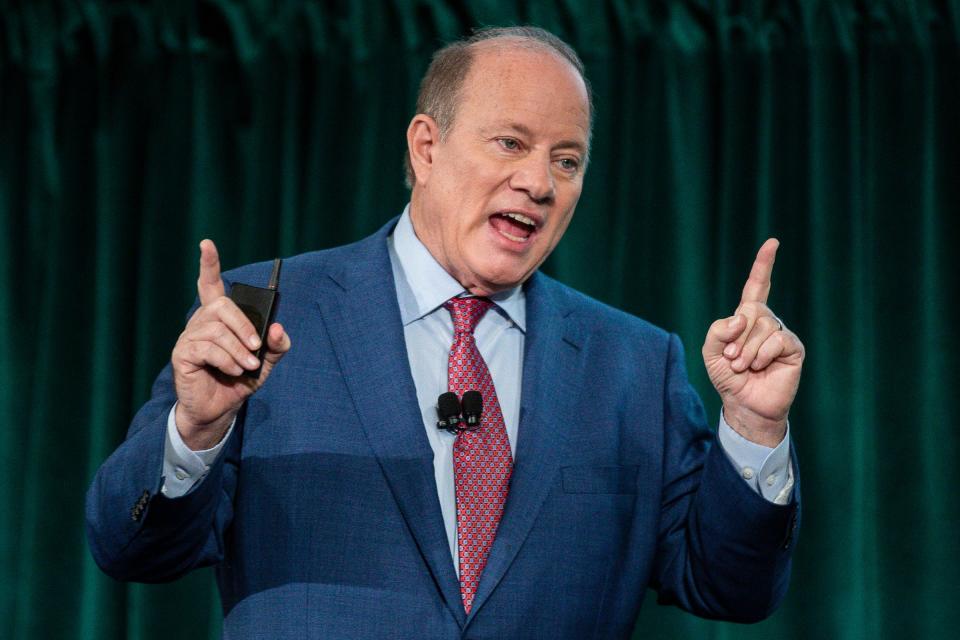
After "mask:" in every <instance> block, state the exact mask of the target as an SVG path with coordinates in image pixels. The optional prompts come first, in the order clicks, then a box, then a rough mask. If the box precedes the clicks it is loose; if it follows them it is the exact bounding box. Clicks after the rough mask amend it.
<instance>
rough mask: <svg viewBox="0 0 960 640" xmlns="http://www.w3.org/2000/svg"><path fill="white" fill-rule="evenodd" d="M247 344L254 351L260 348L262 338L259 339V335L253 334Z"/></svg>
mask: <svg viewBox="0 0 960 640" xmlns="http://www.w3.org/2000/svg"><path fill="white" fill-rule="evenodd" d="M247 343H248V344H249V345H250V346H251V347H252V348H254V349H256V348H257V347H259V346H260V338H258V337H257V334H255V333H251V334H250V337H249V338H247Z"/></svg>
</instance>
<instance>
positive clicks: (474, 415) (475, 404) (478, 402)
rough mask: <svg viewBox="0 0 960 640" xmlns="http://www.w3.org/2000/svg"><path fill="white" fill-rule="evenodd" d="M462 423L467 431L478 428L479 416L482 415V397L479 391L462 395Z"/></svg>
mask: <svg viewBox="0 0 960 640" xmlns="http://www.w3.org/2000/svg"><path fill="white" fill-rule="evenodd" d="M462 402H463V421H464V422H465V423H467V424H466V427H465V428H466V430H467V431H476V430H477V429H479V428H480V415H481V414H482V413H483V396H482V395H480V392H479V391H467V392H465V393H464V394H463V401H462Z"/></svg>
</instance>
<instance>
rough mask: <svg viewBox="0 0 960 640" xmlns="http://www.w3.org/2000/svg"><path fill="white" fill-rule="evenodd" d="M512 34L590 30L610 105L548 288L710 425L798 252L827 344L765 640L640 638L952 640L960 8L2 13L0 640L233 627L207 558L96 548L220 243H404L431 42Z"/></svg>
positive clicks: (256, 1) (261, 255)
mask: <svg viewBox="0 0 960 640" xmlns="http://www.w3.org/2000/svg"><path fill="white" fill-rule="evenodd" d="M516 23H533V24H537V25H539V26H543V27H545V28H547V29H550V30H552V31H554V32H556V33H557V34H558V35H560V36H561V37H563V38H564V39H566V40H567V41H569V42H570V43H571V44H572V45H573V46H574V47H575V48H576V49H577V50H578V51H579V53H580V54H581V56H582V57H583V59H584V61H585V63H586V65H587V72H588V76H589V77H590V79H591V81H592V84H593V88H594V93H595V107H596V121H595V130H594V146H593V149H592V151H591V158H592V159H591V165H590V169H589V171H588V173H587V177H586V184H585V188H584V193H583V197H582V199H581V202H580V205H579V206H578V210H577V214H576V216H575V217H574V220H573V223H572V224H571V227H570V229H569V231H568V233H567V236H566V237H565V238H564V240H563V242H562V243H561V244H560V245H559V247H558V248H557V250H556V251H555V253H554V254H553V255H552V256H551V258H550V259H549V260H548V262H547V263H546V265H545V266H544V269H545V271H547V272H548V273H550V274H551V275H554V276H556V277H558V278H559V279H560V280H562V281H564V282H566V283H568V284H571V285H573V286H574V287H577V288H579V289H581V290H582V291H584V292H586V293H588V294H590V295H592V296H594V297H597V298H599V299H601V300H603V301H606V302H609V303H611V304H614V305H616V306H618V307H621V308H623V309H626V310H627V311H630V312H632V313H635V314H637V315H640V316H643V317H645V318H647V319H649V320H651V321H653V322H655V323H656V324H659V325H660V326H663V327H665V328H667V329H669V330H671V331H674V332H676V333H678V334H679V335H680V336H681V337H682V338H683V341H684V343H685V345H686V348H687V361H688V369H689V371H690V375H691V380H692V382H693V383H694V384H695V386H696V387H697V388H698V389H699V390H700V391H701V394H702V395H703V398H704V400H705V403H706V405H707V407H708V413H709V415H710V416H711V420H715V419H716V418H717V416H718V415H719V406H718V401H717V399H716V396H715V393H714V392H713V391H712V389H711V387H710V385H709V382H708V380H707V377H706V375H705V372H704V371H703V366H702V363H701V361H700V357H699V347H700V344H701V343H702V340H703V335H704V333H705V331H706V328H707V326H708V325H709V323H710V322H711V321H712V320H714V319H716V318H718V317H722V316H726V315H729V314H730V313H731V312H732V311H733V309H734V308H735V306H736V304H737V302H738V300H739V294H740V288H741V287H742V284H743V281H744V279H745V277H746V274H747V271H748V269H749V265H750V263H751V261H752V259H753V256H754V254H755V252H756V249H757V248H758V247H759V245H760V243H761V242H762V240H763V239H764V238H766V237H768V236H770V235H774V236H776V237H778V238H780V240H781V243H782V246H781V250H780V254H779V256H778V262H777V265H776V268H775V270H774V284H773V292H772V294H771V306H772V307H773V308H774V309H775V310H776V312H777V313H778V315H780V316H781V317H782V318H783V320H784V322H785V323H786V324H787V325H788V326H789V327H790V328H792V329H793V330H794V331H796V332H797V333H798V335H800V336H801V338H802V339H803V340H804V342H805V344H806V347H807V352H808V359H807V364H806V366H805V371H804V377H803V381H802V383H801V389H800V393H799V395H798V398H797V402H796V404H795V406H794V411H793V412H792V416H791V430H792V435H793V437H794V441H795V446H796V448H797V451H798V454H799V457H800V460H801V466H802V482H803V495H804V504H805V507H804V524H803V529H802V532H801V540H800V544H799V547H798V550H797V554H796V559H795V565H794V579H793V584H792V586H791V589H790V593H789V595H788V598H787V600H786V602H785V603H784V605H783V607H782V608H781V609H780V610H779V611H778V612H777V613H776V614H775V615H774V616H773V617H772V618H771V619H770V620H767V621H765V622H763V623H760V624H758V625H753V626H739V625H730V624H724V623H718V622H710V621H703V620H698V619H695V618H692V617H690V616H688V615H686V614H683V613H680V612H677V611H674V610H672V609H669V608H666V607H658V606H656V605H655V604H654V598H652V597H651V598H648V599H647V601H646V602H647V605H646V607H645V608H644V609H643V610H642V612H641V615H640V619H639V621H638V625H637V629H636V632H635V637H637V638H718V639H720V638H757V639H760V638H771V637H776V638H782V639H784V640H786V639H789V638H798V639H800V638H811V637H825V638H838V639H842V640H854V639H861V638H863V639H865V638H871V639H873V638H891V639H894V638H903V637H924V638H946V637H952V635H953V634H952V633H951V632H952V631H954V630H955V629H956V628H958V627H960V608H958V607H957V606H956V605H955V602H956V600H957V599H958V596H960V588H958V587H957V581H956V580H955V578H954V577H953V574H954V573H955V571H954V569H953V564H954V563H955V559H956V558H957V556H958V555H960V535H958V532H960V501H958V499H957V498H956V496H955V491H954V487H956V486H957V485H958V483H960V482H958V481H960V477H958V476H960V474H958V471H957V464H956V461H957V460H958V455H960V446H958V445H960V438H958V436H957V430H956V429H955V428H953V425H952V424H951V422H952V415H951V414H949V413H948V410H947V407H948V403H949V399H950V398H951V397H952V396H953V393H954V390H955V389H956V388H957V384H958V382H960V381H958V374H957V367H956V365H955V363H954V362H953V357H954V354H956V353H957V352H958V347H960V341H958V338H957V334H956V331H955V330H954V328H953V326H952V320H953V318H954V317H956V315H957V312H958V303H957V300H958V297H957V293H958V286H957V285H958V283H957V272H958V271H960V269H958V263H957V260H956V258H955V256H954V254H955V251H954V244H955V242H956V240H955V239H956V238H958V237H960V234H958V229H957V217H958V216H957V212H958V211H960V186H958V185H960V123H958V117H957V114H958V113H960V47H958V42H960V0H914V1H908V0H903V1H899V2H893V1H882V0H870V1H864V0H836V1H833V2H830V1H827V0H808V1H803V0H792V1H780V2H777V1H773V0H771V1H766V2H739V1H736V0H712V1H710V0H684V1H676V2H666V1H663V0H659V1H658V0H649V1H643V0H635V1H628V0H603V1H596V0H593V1H587V0H550V1H538V2H506V1H503V0H485V1H483V2H466V1H463V0H461V1H454V0H415V1H403V0H392V1H387V0H383V1H381V2H308V1H303V0H301V1H291V2H274V1H270V0H243V1H241V0H202V1H197V2H192V3H168V2H162V1H160V0H142V1H139V2H134V1H125V2H106V1H93V0H85V1H83V2H52V1H47V2H27V1H22V2H7V3H5V4H4V9H3V11H2V12H0V286H2V292H3V293H2V294H0V329H2V330H3V334H4V335H5V336H6V338H5V339H4V340H0V425H3V428H0V637H4V638H11V639H16V640H21V639H23V640H25V639H33V638H48V637H49V638H53V637H81V638H98V639H100V638H143V639H150V638H164V637H171V636H172V635H175V636H176V637H178V638H211V637H218V634H219V628H220V622H219V617H220V613H219V600H218V597H217V595H216V592H215V589H214V587H213V581H212V574H211V572H210V570H201V571H199V572H196V573H195V574H193V575H191V576H189V577H188V578H186V579H184V580H181V581H180V582H178V583H175V584H171V585H149V586H148V585H125V584H120V583H117V582H114V581H112V580H110V579H108V578H106V577H105V576H104V575H103V574H101V573H100V572H99V570H98V569H97V568H96V566H95V565H94V564H93V561H92V559H91V558H90V555H89V553H88V551H87V549H86V543H85V540H84V533H83V517H84V515H83V495H84V492H85V490H86V487H87V485H88V483H89V481H90V479H91V477H92V475H93V473H94V472H95V470H96V469H97V467H98V466H99V464H100V463H101V462H102V461H103V460H104V459H105V458H106V456H108V455H109V453H110V452H111V451H112V450H113V449H114V448H115V447H116V446H117V444H119V442H120V441H121V440H122V439H123V436H124V433H125V431H126V427H127V424H128V421H129V419H130V418H131V416H132V415H133V413H134V412H135V411H136V409H137V408H138V407H139V406H140V404H142V403H143V402H144V401H145V399H146V398H147V396H148V394H149V388H150V384H151V382H152V380H153V378H154V376H155V375H156V373H157V372H158V371H159V369H160V368H161V367H162V366H163V364H164V363H165V361H166V360H167V359H168V358H169V353H170V350H171V348H172V346H173V344H174V342H175V341H176V338H177V336H178V334H179V332H180V331H181V329H182V326H183V322H184V312H185V311H186V309H187V308H188V307H189V305H190V303H191V301H192V299H193V296H194V292H193V287H194V283H195V280H196V270H197V260H198V250H197V244H198V242H199V241H200V239H202V238H204V237H210V238H213V239H214V240H216V242H217V245H218V247H219V248H220V252H221V259H222V261H223V263H224V265H225V267H227V268H229V267H233V266H237V265H240V264H243V263H247V262H250V261H254V260H262V259H267V258H271V257H273V256H275V255H291V254H294V253H298V252H301V251H307V250H313V249H317V248H323V247H329V246H334V245H338V244H342V243H346V242H350V241H353V240H356V239H359V238H360V237H362V236H364V235H366V234H367V233H369V232H371V231H373V230H374V229H376V228H377V227H379V226H380V225H381V224H382V223H383V222H384V221H386V220H387V219H388V218H390V217H391V216H393V215H396V214H397V213H399V212H400V211H401V209H402V207H403V206H404V204H405V202H406V198H407V192H406V190H405V188H404V186H403V171H402V162H401V161H402V157H403V152H404V149H405V137H404V132H405V130H406V126H407V123H408V121H409V118H410V116H411V115H412V112H413V105H414V101H415V95H416V90H417V85H418V83H419V79H420V76H421V75H422V73H423V71H424V70H425V68H426V65H427V63H428V62H429V59H430V55H431V53H432V52H433V51H434V50H435V49H436V48H437V47H438V46H439V45H440V44H442V43H443V42H446V41H449V40H451V39H454V38H456V37H458V36H460V35H462V34H464V33H468V32H469V30H470V29H471V28H475V27H477V26H481V25H492V24H516ZM651 595H652V594H651ZM954 633H955V632H954Z"/></svg>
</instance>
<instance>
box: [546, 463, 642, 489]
mask: <svg viewBox="0 0 960 640" xmlns="http://www.w3.org/2000/svg"><path fill="white" fill-rule="evenodd" d="M639 471H640V467H639V466H636V465H632V466H599V467H597V466H589V465H581V466H576V467H563V468H561V469H560V473H561V475H562V477H563V490H564V492H565V493H624V494H635V493H636V492H637V473H639Z"/></svg>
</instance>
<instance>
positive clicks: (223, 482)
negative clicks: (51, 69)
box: [87, 28, 803, 639]
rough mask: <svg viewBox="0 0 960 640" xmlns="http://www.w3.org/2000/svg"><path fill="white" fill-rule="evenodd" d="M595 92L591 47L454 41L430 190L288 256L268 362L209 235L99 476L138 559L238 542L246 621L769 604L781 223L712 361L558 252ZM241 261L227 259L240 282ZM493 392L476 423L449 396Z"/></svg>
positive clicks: (763, 609) (422, 131)
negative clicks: (632, 311)
mask: <svg viewBox="0 0 960 640" xmlns="http://www.w3.org/2000/svg"><path fill="white" fill-rule="evenodd" d="M590 124H591V105H590V96H589V91H588V87H587V84H586V82H585V80H584V77H583V73H582V65H581V64H580V61H579V60H578V59H577V57H576V54H574V53H573V51H572V50H571V49H569V47H567V46H566V45H565V44H564V43H562V42H561V41H559V40H557V39H556V38H555V37H553V36H551V35H550V34H548V33H546V32H544V31H542V30H539V29H529V28H517V29H505V30H487V31H482V32H480V33H479V34H477V35H476V36H474V37H473V38H472V39H471V40H470V41H467V42H461V43H455V44H454V45H451V46H449V47H447V48H445V49H444V50H442V51H441V52H439V53H438V54H437V56H435V58H434V61H433V63H432V65H431V68H430V70H428V73H427V76H426V77H425V79H424V82H423V85H422V86H421V94H420V99H419V101H418V113H417V115H415V116H414V118H413V120H412V121H411V123H410V126H409V128H408V131H407V141H408V149H409V165H408V170H409V177H410V182H411V184H412V194H411V201H410V205H409V207H408V209H407V210H406V211H405V212H404V214H403V215H402V216H401V218H400V219H399V221H391V222H390V223H389V224H388V225H387V226H386V227H384V229H382V230H381V231H380V232H378V233H377V234H375V235H374V236H372V237H371V238H368V239H366V240H363V241H361V242H359V243H357V244H355V245H350V246H347V247H340V248H337V249H333V250H329V251H323V252H317V253H313V254H306V255H303V256H299V257H296V258H292V259H290V260H288V261H287V262H286V263H285V267H284V276H283V279H282V281H281V285H280V288H281V291H282V296H283V298H282V302H281V305H280V312H279V315H278V320H279V321H280V322H278V323H276V324H273V325H272V326H271V327H270V329H269V333H268V336H267V345H266V346H267V352H266V356H265V362H264V365H263V370H262V372H261V374H260V377H259V379H257V380H251V379H249V378H246V377H242V376H240V374H241V373H242V372H243V371H244V370H254V369H256V368H257V366H258V364H259V363H258V362H257V361H256V359H255V358H252V354H251V350H253V349H256V348H257V347H258V346H259V344H258V341H257V338H256V336H255V335H254V334H253V327H252V325H251V324H250V323H249V321H248V320H247V319H246V318H245V316H244V315H243V314H242V313H241V312H240V311H239V309H237V307H236V306H235V305H234V304H233V303H232V302H230V300H229V299H228V298H226V297H225V295H224V294H225V292H226V286H228V285H229V283H230V282H244V281H246V282H261V283H262V282H264V281H265V280H266V274H267V268H268V267H267V265H253V266H250V267H246V268H243V269H239V270H237V271H235V272H233V273H231V274H225V276H224V278H223V279H222V278H221V275H220V270H219V261H218V257H217V253H216V249H215V247H214V245H213V243H212V242H210V241H204V242H203V243H201V247H200V248H201V258H200V277H199V280H198V291H199V307H198V308H197V309H196V310H195V311H194V313H193V314H192V316H191V318H190V320H189V321H188V323H187V326H186V328H185V330H184V332H183V334H182V335H181V336H180V339H179V340H178V342H177V345H176V346H175V348H174V350H173V354H172V357H171V364H170V366H168V367H167V368H166V369H165V371H164V372H163V373H162V374H161V375H160V377H159V378H158V380H157V382H156V384H155V386H154V389H153V397H152V399H151V400H150V402H148V403H147V405H145V406H144V407H143V408H142V409H141V411H140V412H139V413H138V414H137V416H136V418H135V419H134V422H133V424H132V426H131V428H130V433H129V435H128V438H127V440H126V442H125V443H124V444H123V445H121V446H120V448H119V449H118V450H117V451H116V452H115V453H114V454H113V455H112V456H111V457H110V459H108V460H107V461H106V462H105V463H104V465H103V467H102V468H101V470H100V471H99V473H98V474H97V477H96V478H95V480H94V482H93V485H92V487H91V489H90V492H89V495H88V507H87V509H88V510H87V514H88V529H89V537H90V542H91V547H92V549H93V553H94V556H95V558H96V559H97V562H98V563H99V564H100V566H101V567H103V568H104V570H105V571H107V572H108V573H110V574H111V575H113V576H115V577H117V578H120V579H129V580H143V581H160V580H170V579H174V578H176V577H178V576H180V575H182V574H183V573H185V572H187V571H189V570H190V569H192V568H194V567H197V566H203V565H210V564H216V566H217V576H218V583H219V586H220V590H221V595H222V598H223V607H224V615H225V620H224V632H225V636H226V637H236V638H249V637H264V638H287V637H289V638H307V637H310V638H313V637H317V638H374V637H376V638H458V637H472V638H577V639H580V638H591V637H595V638H614V637H627V636H629V634H630V632H631V629H632V626H633V623H634V621H635V619H636V615H637V612H638V610H639V607H640V602H641V600H642V597H643V593H644V589H645V588H646V587H647V586H648V585H650V586H653V587H654V588H655V589H657V590H658V592H659V596H660V599H661V600H662V601H664V602H670V603H675V604H678V605H679V606H682V607H684V608H686V609H688V610H690V611H692V612H694V613H696V614H699V615H703V616H709V617H718V618H726V619H732V620H741V621H751V620H757V619H760V618H762V617H764V616H765V615H768V614H769V612H770V611H771V610H772V609H773V607H775V606H776V604H777V603H778V601H779V600H780V599H781V597H782V595H783V593H784V591H785V589H786V583H787V578H788V572H789V558H790V551H791V549H792V546H793V539H794V530H795V528H796V522H797V514H798V495H797V486H796V484H795V481H796V475H795V474H796V471H797V469H796V466H795V464H794V463H792V462H791V461H790V460H789V443H788V440H787V414H788V411H789V407H790V405H791V403H792V401H793V397H794V395H795V393H796V389H797V385H798V383H799V376H800V368H801V364H802V360H803V346H802V345H801V343H800V341H799V340H798V339H797V338H796V336H794V335H793V334H792V333H790V332H789V331H787V330H786V329H785V328H783V326H782V324H781V323H780V321H779V320H778V319H777V318H776V317H775V316H774V315H773V313H772V312H771V311H770V309H768V308H767V306H766V304H765V302H766V299H767V294H768V292H769V288H770V274H771V270H772V266H773V260H774V255H775V252H776V247H777V245H776V242H775V241H772V240H771V241H768V242H767V243H765V244H764V246H763V247H762V248H761V249H760V252H759V254H758V256H757V260H756V262H755V264H754V266H753V269H752V271H751V273H750V277H749V279H748V281H747V283H746V285H745V287H744V290H743V296H742V299H741V301H740V305H739V306H738V308H737V310H736V312H735V313H734V314H733V315H732V316H731V317H730V318H725V319H722V320H718V321H717V322H715V323H714V324H713V325H712V326H711V327H710V329H709V331H708V332H707V337H706V340H705V342H704V345H703V356H704V362H705V364H706V366H707V369H708V371H709V374H710V378H711V380H712V381H713V383H714V385H715V386H716V388H717V390H718V392H719V393H720V395H721V398H722V400H723V416H722V419H721V424H720V441H721V445H722V446H717V445H715V444H713V443H712V440H713V436H712V435H711V434H710V432H709V430H707V429H706V427H705V418H704V416H703V411H702V408H701V405H700V403H699V399H698V398H697V397H696V394H695V392H693V390H692V389H691V388H690V386H689V384H688V382H687V380H686V375H685V373H684V368H683V353H682V350H681V348H680V345H679V341H678V340H677V339H676V337H675V336H670V335H668V334H666V333H664V332H662V331H660V330H658V329H656V328H654V327H652V326H650V325H648V324H647V323H644V322H643V321H641V320H638V319H636V318H633V317H630V316H628V315H626V314H623V313H621V312H618V311H616V310H613V309H610V308H608V307H606V306H604V305H601V304H599V303H597V302H595V301H593V300H590V299H588V298H586V297H585V296H582V295H580V294H578V293H576V292H574V291H572V290H570V289H568V288H566V287H564V286H563V285H560V284H559V283H556V282H554V281H552V280H550V279H549V278H546V277H545V276H543V275H541V274H539V273H537V268H538V267H539V266H540V264H541V263H542V262H543V260H544V259H545V258H546V257H547V255H548V254H549V253H550V251H551V250H552V249H553V248H554V247H555V246H556V244H557V242H558V241H559V240H560V238H561V236H562V235H563V232H564V231H565V229H566V227H567V224H568V223H569V221H570V218H571V217H572V215H573V211H574V208H575V206H576V204H577V200H578V198H579V196H580V191H581V186H582V181H583V175H584V171H585V169H586V165H587V155H588V150H589V143H590ZM224 280H226V281H227V283H226V285H225V283H224ZM448 389H449V390H452V391H454V392H455V393H456V395H457V396H462V395H463V394H464V392H466V391H468V390H477V391H480V392H481V393H482V396H483V412H482V418H481V423H480V427H479V429H476V430H460V431H457V430H455V429H454V430H453V432H447V431H442V430H440V429H438V428H437V419H438V416H437V409H436V405H437V397H438V395H439V394H440V393H442V392H444V391H447V390H448Z"/></svg>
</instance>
